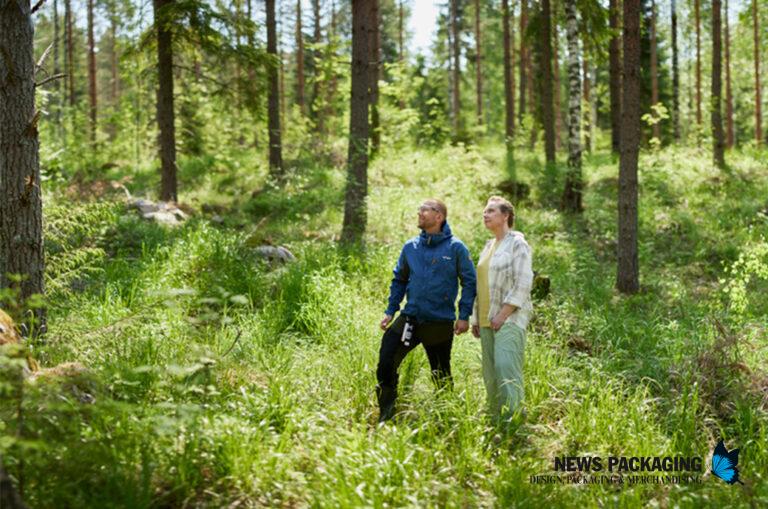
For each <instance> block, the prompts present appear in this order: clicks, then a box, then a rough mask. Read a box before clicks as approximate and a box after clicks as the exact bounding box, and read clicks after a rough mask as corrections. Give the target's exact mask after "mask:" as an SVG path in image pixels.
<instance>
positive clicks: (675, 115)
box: [672, 0, 680, 141]
mask: <svg viewBox="0 0 768 509" xmlns="http://www.w3.org/2000/svg"><path fill="white" fill-rule="evenodd" d="M672 129H673V130H674V133H675V141H680V67H679V65H678V59H677V4H676V0H672Z"/></svg>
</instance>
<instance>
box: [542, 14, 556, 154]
mask: <svg viewBox="0 0 768 509" xmlns="http://www.w3.org/2000/svg"><path fill="white" fill-rule="evenodd" d="M541 22H542V26H541V35H540V37H541V49H542V51H541V67H542V79H541V102H542V105H541V110H542V119H543V122H544V152H545V154H546V160H547V164H548V165H549V164H555V162H556V159H555V118H554V111H553V106H554V105H553V97H552V85H553V79H552V30H551V27H552V16H551V12H550V8H549V0H541Z"/></svg>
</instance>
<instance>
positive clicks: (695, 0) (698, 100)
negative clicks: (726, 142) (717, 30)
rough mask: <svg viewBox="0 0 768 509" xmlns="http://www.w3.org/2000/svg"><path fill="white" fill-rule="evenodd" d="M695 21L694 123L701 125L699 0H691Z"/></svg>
mask: <svg viewBox="0 0 768 509" xmlns="http://www.w3.org/2000/svg"><path fill="white" fill-rule="evenodd" d="M693 10H694V19H695V23H696V125H699V126H700V125H701V0H693Z"/></svg>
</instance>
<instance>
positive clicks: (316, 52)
mask: <svg viewBox="0 0 768 509" xmlns="http://www.w3.org/2000/svg"><path fill="white" fill-rule="evenodd" d="M312 18H313V19H312V22H313V25H314V31H313V34H312V39H313V40H312V42H313V43H314V48H313V49H312V62H313V69H314V76H313V78H314V79H313V82H312V103H311V107H310V113H311V114H312V118H314V120H315V130H316V132H318V133H322V132H324V131H325V126H324V125H323V120H324V118H323V117H324V116H323V112H322V111H320V110H319V106H318V104H319V101H320V95H321V93H322V92H321V90H320V81H321V80H320V76H319V71H320V60H321V58H322V55H321V53H320V43H321V41H322V37H323V34H322V29H321V21H322V20H321V18H320V0H312Z"/></svg>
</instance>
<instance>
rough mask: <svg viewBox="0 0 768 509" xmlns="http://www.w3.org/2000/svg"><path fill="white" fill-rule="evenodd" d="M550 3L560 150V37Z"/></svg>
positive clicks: (555, 104) (556, 144)
mask: <svg viewBox="0 0 768 509" xmlns="http://www.w3.org/2000/svg"><path fill="white" fill-rule="evenodd" d="M550 1H551V2H552V14H551V15H550V26H549V27H550V30H552V79H553V81H554V83H553V84H552V88H553V90H554V95H553V97H552V100H553V107H554V112H555V113H554V115H555V150H560V146H561V145H562V143H561V142H560V134H561V133H562V132H563V115H562V111H561V110H560V37H558V32H557V7H558V5H559V4H558V3H557V0H550Z"/></svg>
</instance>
